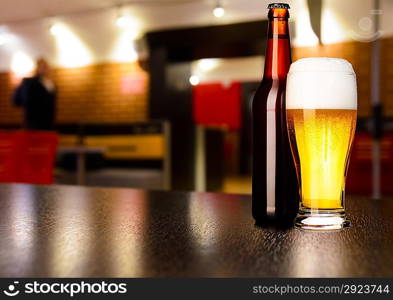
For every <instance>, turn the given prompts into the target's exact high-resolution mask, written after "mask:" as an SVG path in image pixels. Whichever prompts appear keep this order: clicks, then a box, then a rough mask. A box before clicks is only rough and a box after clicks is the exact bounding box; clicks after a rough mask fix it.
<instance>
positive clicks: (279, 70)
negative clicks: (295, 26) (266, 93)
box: [263, 17, 292, 79]
mask: <svg viewBox="0 0 393 300" xmlns="http://www.w3.org/2000/svg"><path fill="white" fill-rule="evenodd" d="M291 62H292V60H291V45H290V40H289V28H288V18H286V17H283V18H282V17H274V18H269V26H268V40H267V45H266V56H265V71H264V75H263V77H264V78H265V79H285V78H286V77H287V73H288V70H289V66H290V65H291Z"/></svg>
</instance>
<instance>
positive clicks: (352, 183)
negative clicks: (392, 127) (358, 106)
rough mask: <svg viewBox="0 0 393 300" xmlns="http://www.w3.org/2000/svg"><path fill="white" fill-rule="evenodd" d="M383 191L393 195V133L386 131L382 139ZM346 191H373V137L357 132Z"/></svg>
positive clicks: (359, 193) (360, 193)
mask: <svg viewBox="0 0 393 300" xmlns="http://www.w3.org/2000/svg"><path fill="white" fill-rule="evenodd" d="M380 145H381V192H382V195H384V196H387V195H393V185H392V182H391V181H392V174H393V133H392V132H386V133H385V134H384V136H383V138H382V140H381V144H380ZM345 189H346V191H347V192H348V194H358V195H366V196H369V195H371V192H372V137H371V135H370V134H368V133H357V134H356V136H355V139H354V143H353V148H352V154H351V159H350V163H349V169H348V176H347V183H346V188H345Z"/></svg>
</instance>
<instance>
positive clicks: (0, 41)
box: [0, 33, 9, 46]
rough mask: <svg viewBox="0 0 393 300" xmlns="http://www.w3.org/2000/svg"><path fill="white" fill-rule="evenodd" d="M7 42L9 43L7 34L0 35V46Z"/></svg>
mask: <svg viewBox="0 0 393 300" xmlns="http://www.w3.org/2000/svg"><path fill="white" fill-rule="evenodd" d="M8 41H9V36H8V35H7V34H4V33H3V34H1V35H0V46H1V45H5V44H7V43H8Z"/></svg>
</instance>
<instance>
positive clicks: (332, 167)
mask: <svg viewBox="0 0 393 300" xmlns="http://www.w3.org/2000/svg"><path fill="white" fill-rule="evenodd" d="M287 116H288V130H289V136H290V139H291V144H292V148H294V147H296V149H294V150H295V155H296V156H298V159H296V161H297V166H296V167H297V170H298V172H300V177H301V179H302V180H301V187H300V189H301V201H302V202H301V205H302V206H303V207H305V208H309V209H343V203H342V191H343V189H344V185H345V176H343V174H344V175H345V173H346V168H347V163H348V159H347V157H348V152H349V149H350V147H351V143H352V139H353V136H354V132H355V126H356V110H351V109H342V110H341V109H288V110H287Z"/></svg>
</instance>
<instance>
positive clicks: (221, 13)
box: [213, 6, 225, 18]
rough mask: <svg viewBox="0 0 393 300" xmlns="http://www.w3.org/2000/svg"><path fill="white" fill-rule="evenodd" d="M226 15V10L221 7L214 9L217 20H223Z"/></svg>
mask: <svg viewBox="0 0 393 300" xmlns="http://www.w3.org/2000/svg"><path fill="white" fill-rule="evenodd" d="M224 14H225V9H224V8H223V7H221V6H217V7H215V8H214V9H213V15H214V16H215V17H216V18H221V17H223V16H224Z"/></svg>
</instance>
